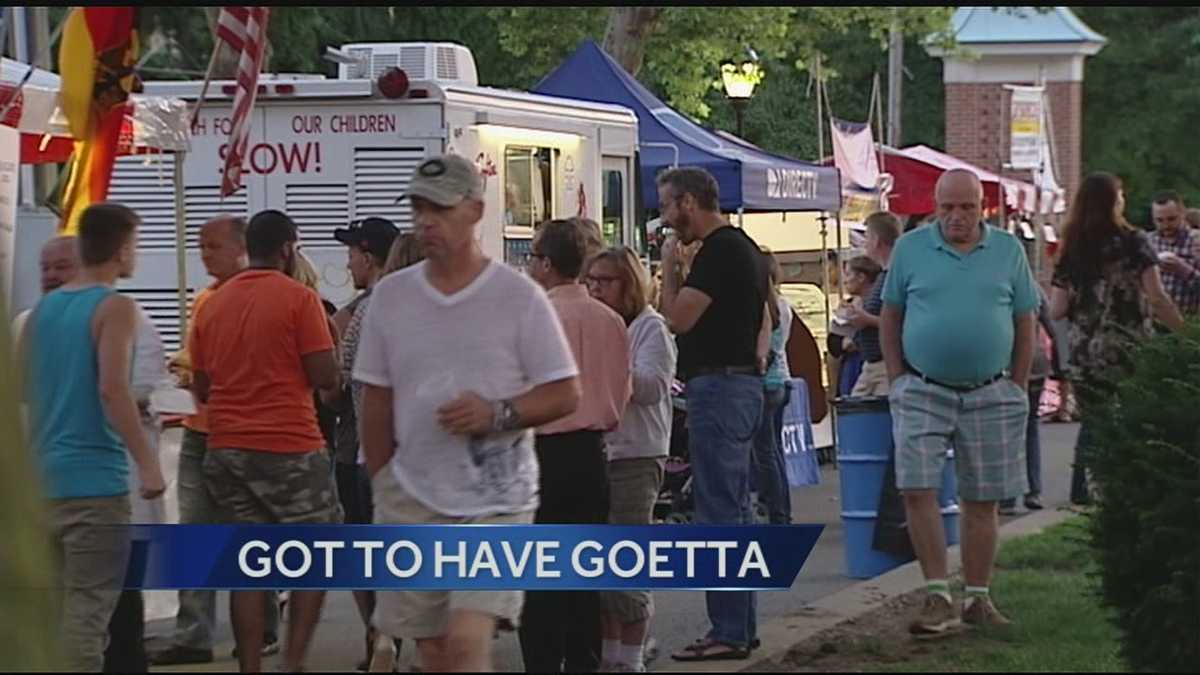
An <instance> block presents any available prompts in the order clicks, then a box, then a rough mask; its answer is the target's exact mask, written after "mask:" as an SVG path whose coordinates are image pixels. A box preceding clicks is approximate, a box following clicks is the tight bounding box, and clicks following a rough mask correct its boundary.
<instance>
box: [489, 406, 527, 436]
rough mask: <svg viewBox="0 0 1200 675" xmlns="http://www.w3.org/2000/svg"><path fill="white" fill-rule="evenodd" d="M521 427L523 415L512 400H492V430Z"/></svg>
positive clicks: (507, 429)
mask: <svg viewBox="0 0 1200 675" xmlns="http://www.w3.org/2000/svg"><path fill="white" fill-rule="evenodd" d="M520 428H521V416H520V415H519V414H518V413H517V408H516V406H514V405H513V402H512V401H510V400H507V399H505V400H502V401H494V402H492V430H493V431H515V430H517V429H520Z"/></svg>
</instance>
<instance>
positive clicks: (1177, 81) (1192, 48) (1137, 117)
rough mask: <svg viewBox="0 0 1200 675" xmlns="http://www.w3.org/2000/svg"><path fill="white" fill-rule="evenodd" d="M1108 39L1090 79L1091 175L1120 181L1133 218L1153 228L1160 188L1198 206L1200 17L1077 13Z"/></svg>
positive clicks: (1150, 11) (1179, 12)
mask: <svg viewBox="0 0 1200 675" xmlns="http://www.w3.org/2000/svg"><path fill="white" fill-rule="evenodd" d="M1075 12H1076V13H1077V14H1078V15H1079V18H1080V19H1082V20H1083V21H1084V22H1085V23H1087V24H1088V25H1089V26H1090V27H1091V28H1092V29H1094V30H1095V31H1097V32H1098V33H1100V34H1101V35H1104V36H1105V37H1107V38H1108V44H1107V45H1106V46H1105V47H1104V49H1103V50H1102V51H1101V52H1100V53H1099V54H1097V55H1096V56H1093V57H1091V59H1089V60H1088V63H1087V68H1086V74H1085V78H1084V104H1083V129H1084V152H1083V163H1084V170H1085V171H1097V170H1104V171H1111V172H1114V173H1116V174H1118V175H1120V176H1121V178H1122V181H1123V183H1124V185H1125V196H1126V199H1127V201H1128V203H1129V205H1130V208H1129V215H1130V218H1131V219H1132V220H1134V221H1136V222H1140V223H1147V222H1148V221H1149V220H1150V218H1149V212H1150V200H1151V198H1152V197H1153V194H1154V193H1155V192H1157V191H1158V190H1177V191H1178V192H1179V193H1180V194H1182V195H1183V196H1184V199H1185V200H1186V201H1188V203H1189V205H1192V206H1198V205H1200V163H1197V161H1196V157H1198V156H1200V135H1197V134H1196V132H1195V127H1196V122H1197V120H1198V119H1200V117H1198V114H1200V113H1198V112H1197V111H1200V89H1198V88H1197V87H1196V83H1197V82H1198V81H1200V12H1198V11H1196V9H1195V8H1194V7H1170V8H1167V7H1156V8H1150V7H1077V8H1075Z"/></svg>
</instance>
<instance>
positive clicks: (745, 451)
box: [687, 375, 763, 648]
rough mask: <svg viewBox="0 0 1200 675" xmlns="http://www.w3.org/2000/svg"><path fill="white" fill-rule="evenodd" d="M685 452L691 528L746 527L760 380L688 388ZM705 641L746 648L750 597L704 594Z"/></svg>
mask: <svg viewBox="0 0 1200 675" xmlns="http://www.w3.org/2000/svg"><path fill="white" fill-rule="evenodd" d="M687 402H688V416H687V430H688V452H689V453H690V455H691V466H692V485H693V486H694V495H695V500H696V523H697V524H703V525H749V524H751V523H753V509H752V507H751V504H750V464H751V458H750V457H751V454H752V453H753V446H754V434H755V432H756V431H758V427H759V420H760V419H761V418H762V414H763V385H762V378H760V377H756V376H753V375H705V376H700V377H696V378H693V379H692V380H690V381H689V382H688V384H687ZM706 600H707V605H708V619H709V621H710V622H712V630H711V631H709V633H708V637H709V638H711V639H713V640H716V641H717V642H721V643H724V644H727V645H729V646H732V647H740V648H747V647H749V645H750V642H751V641H752V640H754V638H755V637H756V636H757V635H756V634H757V632H758V626H757V619H756V617H755V613H756V602H755V598H754V593H753V592H750V591H708V592H707V593H706Z"/></svg>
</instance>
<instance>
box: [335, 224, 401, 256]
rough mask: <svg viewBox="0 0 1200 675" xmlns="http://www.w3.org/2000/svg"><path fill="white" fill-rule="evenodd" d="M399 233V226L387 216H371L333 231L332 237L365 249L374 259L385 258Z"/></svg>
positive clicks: (348, 244)
mask: <svg viewBox="0 0 1200 675" xmlns="http://www.w3.org/2000/svg"><path fill="white" fill-rule="evenodd" d="M399 235H400V228H398V227H396V225H395V224H394V223H392V221H390V220H388V219H387V218H379V217H376V216H371V217H370V218H363V219H362V220H356V221H354V222H352V223H350V226H349V227H340V228H338V229H336V230H334V231H333V238H334V239H337V240H338V241H340V242H342V243H343V244H345V245H347V246H355V247H358V248H362V249H365V250H366V251H367V252H368V253H370V254H371V255H372V256H374V257H375V259H376V260H380V261H382V260H387V256H388V251H390V250H391V248H392V242H394V241H396V237H397V236H399Z"/></svg>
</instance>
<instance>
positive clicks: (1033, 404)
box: [1000, 380, 1046, 506]
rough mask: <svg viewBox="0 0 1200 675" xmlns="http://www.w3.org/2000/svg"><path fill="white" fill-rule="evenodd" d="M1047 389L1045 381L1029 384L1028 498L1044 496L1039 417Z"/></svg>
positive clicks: (1006, 502)
mask: <svg viewBox="0 0 1200 675" xmlns="http://www.w3.org/2000/svg"><path fill="white" fill-rule="evenodd" d="M1045 388H1046V381H1045V380H1035V381H1031V382H1030V383H1029V423H1028V425H1027V426H1026V427H1025V470H1026V474H1027V475H1028V478H1029V492H1028V493H1026V495H1025V496H1027V497H1035V496H1036V497H1040V496H1041V494H1042V436H1041V432H1040V429H1039V425H1040V423H1041V417H1039V416H1038V407H1039V406H1038V404H1039V403H1040V402H1041V400H1042V391H1043V390H1044V389H1045ZM1016 503H1017V500H1016V499H1005V500H1003V501H1002V502H1001V503H1000V505H1001V506H1015V505H1016Z"/></svg>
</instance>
